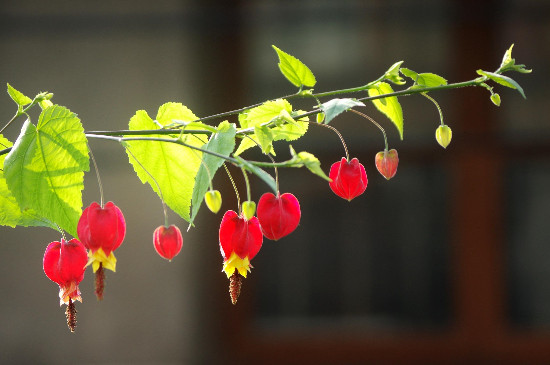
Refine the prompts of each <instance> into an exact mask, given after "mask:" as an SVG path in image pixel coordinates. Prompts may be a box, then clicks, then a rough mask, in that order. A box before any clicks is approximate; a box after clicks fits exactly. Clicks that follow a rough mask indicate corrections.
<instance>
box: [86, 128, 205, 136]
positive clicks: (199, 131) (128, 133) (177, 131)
mask: <svg viewBox="0 0 550 365" xmlns="http://www.w3.org/2000/svg"><path fill="white" fill-rule="evenodd" d="M182 133H183V134H212V133H214V132H211V131H208V130H203V129H193V130H191V129H144V130H120V131H90V132H86V135H102V136H149V135H152V134H161V135H166V134H169V135H171V134H173V135H179V134H182Z"/></svg>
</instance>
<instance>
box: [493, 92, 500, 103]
mask: <svg viewBox="0 0 550 365" xmlns="http://www.w3.org/2000/svg"><path fill="white" fill-rule="evenodd" d="M491 101H492V102H493V104H495V105H496V106H500V95H499V94H497V93H494V94H491Z"/></svg>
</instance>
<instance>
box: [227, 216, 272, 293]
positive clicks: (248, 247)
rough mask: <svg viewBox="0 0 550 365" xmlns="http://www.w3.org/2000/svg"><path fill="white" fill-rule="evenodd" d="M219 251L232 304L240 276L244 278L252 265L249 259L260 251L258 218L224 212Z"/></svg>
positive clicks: (260, 237)
mask: <svg viewBox="0 0 550 365" xmlns="http://www.w3.org/2000/svg"><path fill="white" fill-rule="evenodd" d="M219 238H220V251H221V254H222V256H223V260H224V262H223V271H224V272H225V274H226V275H227V277H228V278H229V279H230V294H231V301H232V302H233V304H235V303H236V302H237V298H238V296H239V293H240V287H241V282H242V278H243V277H244V278H246V275H247V273H248V272H249V271H250V268H251V267H252V265H250V260H252V259H253V258H254V256H256V255H257V254H258V252H259V251H260V248H261V247H262V242H263V234H262V230H261V228H260V223H259V222H258V218H256V217H252V218H251V219H248V220H247V219H245V218H244V217H242V216H239V215H237V213H235V212H234V211H232V210H229V211H227V212H225V214H224V216H223V218H222V222H221V224H220V232H219Z"/></svg>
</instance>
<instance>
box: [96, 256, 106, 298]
mask: <svg viewBox="0 0 550 365" xmlns="http://www.w3.org/2000/svg"><path fill="white" fill-rule="evenodd" d="M104 288H105V271H103V264H102V263H100V264H99V268H98V269H97V271H96V272H95V295H96V297H97V300H103V289H104Z"/></svg>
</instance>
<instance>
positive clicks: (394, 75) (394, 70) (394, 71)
mask: <svg viewBox="0 0 550 365" xmlns="http://www.w3.org/2000/svg"><path fill="white" fill-rule="evenodd" d="M403 62H404V61H399V62H396V63H394V64H393V65H392V66H391V67H390V68H389V69H388V71H386V73H385V74H384V78H385V79H386V80H389V81H391V82H393V83H394V84H396V85H404V84H405V80H404V79H403V78H402V77H401V76H399V68H400V67H401V65H402V64H403Z"/></svg>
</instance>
